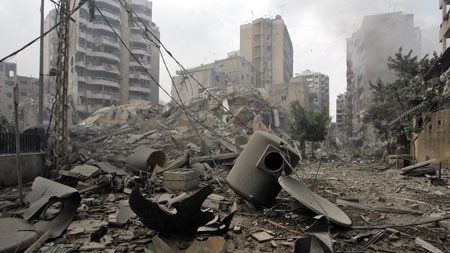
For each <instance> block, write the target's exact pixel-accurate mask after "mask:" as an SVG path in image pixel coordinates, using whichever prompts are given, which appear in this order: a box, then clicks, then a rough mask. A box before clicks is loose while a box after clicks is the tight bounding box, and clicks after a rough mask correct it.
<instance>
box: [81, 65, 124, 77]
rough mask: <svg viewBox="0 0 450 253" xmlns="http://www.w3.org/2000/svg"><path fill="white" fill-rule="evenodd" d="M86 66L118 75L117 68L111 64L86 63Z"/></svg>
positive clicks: (93, 69) (92, 69)
mask: <svg viewBox="0 0 450 253" xmlns="http://www.w3.org/2000/svg"><path fill="white" fill-rule="evenodd" d="M88 68H89V69H90V70H91V71H106V72H110V73H114V74H117V75H119V74H120V73H119V68H118V67H117V66H115V65H111V64H102V65H90V64H88Z"/></svg>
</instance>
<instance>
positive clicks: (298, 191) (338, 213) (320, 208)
mask: <svg viewBox="0 0 450 253" xmlns="http://www.w3.org/2000/svg"><path fill="white" fill-rule="evenodd" d="M278 182H279V184H280V185H281V187H282V188H283V189H284V190H285V191H287V192H288V193H289V194H290V195H292V196H293V197H294V198H295V199H297V200H298V201H300V203H302V204H303V205H304V206H306V207H307V208H309V209H310V210H312V211H313V212H315V213H317V214H322V215H325V216H327V217H328V219H329V220H330V221H331V222H333V223H335V224H337V225H340V226H343V227H351V225H352V221H351V220H350V218H349V217H348V216H347V214H345V213H344V212H343V211H342V210H341V209H340V208H339V207H338V206H337V205H335V204H333V203H331V202H330V201H328V200H326V199H324V198H323V197H321V196H319V195H318V194H317V193H315V192H312V191H311V190H310V189H309V188H308V187H307V186H306V185H305V184H303V183H302V182H301V181H298V180H296V179H294V178H293V177H291V176H281V177H279V178H278Z"/></svg>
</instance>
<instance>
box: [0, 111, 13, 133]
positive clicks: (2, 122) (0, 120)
mask: <svg viewBox="0 0 450 253" xmlns="http://www.w3.org/2000/svg"><path fill="white" fill-rule="evenodd" d="M12 132H14V127H13V126H12V125H11V124H10V123H9V122H8V120H7V119H6V117H4V116H3V115H1V114H0V133H12Z"/></svg>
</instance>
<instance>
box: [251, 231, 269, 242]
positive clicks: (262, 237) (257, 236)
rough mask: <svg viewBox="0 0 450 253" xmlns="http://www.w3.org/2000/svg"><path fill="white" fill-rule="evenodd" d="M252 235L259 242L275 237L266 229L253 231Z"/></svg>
mask: <svg viewBox="0 0 450 253" xmlns="http://www.w3.org/2000/svg"><path fill="white" fill-rule="evenodd" d="M252 237H253V238H255V239H256V240H257V241H258V242H265V241H268V240H272V239H273V236H272V235H270V234H269V233H267V232H266V231H261V232H256V233H253V234H252Z"/></svg>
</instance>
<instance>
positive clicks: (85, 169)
mask: <svg viewBox="0 0 450 253" xmlns="http://www.w3.org/2000/svg"><path fill="white" fill-rule="evenodd" d="M70 172H71V173H75V174H78V175H80V176H82V177H85V178H93V177H97V176H98V175H99V174H100V172H101V170H100V169H99V168H98V167H95V166H92V165H87V164H85V165H78V166H75V167H74V168H73V169H71V170H70Z"/></svg>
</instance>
